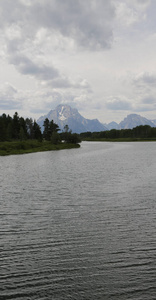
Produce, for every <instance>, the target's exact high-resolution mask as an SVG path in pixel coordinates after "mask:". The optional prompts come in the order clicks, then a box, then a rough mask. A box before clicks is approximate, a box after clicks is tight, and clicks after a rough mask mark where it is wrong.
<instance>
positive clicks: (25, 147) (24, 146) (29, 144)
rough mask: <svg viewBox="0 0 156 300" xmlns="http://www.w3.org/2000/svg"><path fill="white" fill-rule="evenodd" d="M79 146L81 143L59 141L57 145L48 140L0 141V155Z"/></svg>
mask: <svg viewBox="0 0 156 300" xmlns="http://www.w3.org/2000/svg"><path fill="white" fill-rule="evenodd" d="M79 147H80V145H79V144H71V143H59V144H56V145H55V144H52V143H51V142H48V141H43V142H39V141H37V140H27V141H12V142H0V156H5V155H13V154H26V153H33V152H43V151H52V150H63V149H72V148H79Z"/></svg>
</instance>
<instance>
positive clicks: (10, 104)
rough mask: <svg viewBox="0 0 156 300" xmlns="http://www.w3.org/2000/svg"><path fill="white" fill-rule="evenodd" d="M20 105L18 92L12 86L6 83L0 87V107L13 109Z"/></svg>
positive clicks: (18, 107)
mask: <svg viewBox="0 0 156 300" xmlns="http://www.w3.org/2000/svg"><path fill="white" fill-rule="evenodd" d="M21 107H22V102H21V99H20V100H19V97H18V92H17V90H16V89H15V88H14V87H12V86H11V85H10V84H8V83H6V84H5V85H4V86H3V87H0V109H9V110H14V109H20V108H21Z"/></svg>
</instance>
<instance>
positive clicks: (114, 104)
mask: <svg viewBox="0 0 156 300" xmlns="http://www.w3.org/2000/svg"><path fill="white" fill-rule="evenodd" d="M106 108H107V109H110V110H132V105H131V103H130V102H128V101H126V100H120V99H118V98H116V99H112V100H109V101H107V103H106Z"/></svg>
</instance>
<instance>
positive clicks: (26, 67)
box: [10, 54, 59, 80]
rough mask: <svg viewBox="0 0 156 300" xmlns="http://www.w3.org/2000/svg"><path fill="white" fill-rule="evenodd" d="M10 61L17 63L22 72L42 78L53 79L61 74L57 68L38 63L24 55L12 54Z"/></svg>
mask: <svg viewBox="0 0 156 300" xmlns="http://www.w3.org/2000/svg"><path fill="white" fill-rule="evenodd" d="M10 63H12V64H13V65H15V66H16V68H17V69H18V71H19V72H20V73H21V74H24V75H31V76H34V77H36V78H37V79H40V80H51V79H53V78H56V77H58V76H59V72H58V70H57V69H56V68H54V67H52V66H50V67H49V66H46V65H44V64H37V63H35V62H33V61H32V60H30V59H29V58H28V57H26V56H24V55H20V54H19V55H13V56H11V57H10Z"/></svg>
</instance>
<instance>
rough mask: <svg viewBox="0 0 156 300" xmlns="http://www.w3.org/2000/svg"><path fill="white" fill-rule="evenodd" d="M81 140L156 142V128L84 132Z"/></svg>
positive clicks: (142, 127)
mask: <svg viewBox="0 0 156 300" xmlns="http://www.w3.org/2000/svg"><path fill="white" fill-rule="evenodd" d="M80 138H81V139H82V140H86V141H113V142H116V141H117V142H130V141H156V128H155V127H150V126H149V125H140V126H137V127H135V128H133V129H121V130H117V129H111V130H109V131H101V132H83V133H80Z"/></svg>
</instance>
